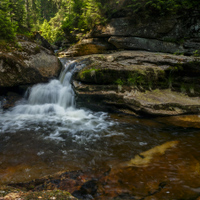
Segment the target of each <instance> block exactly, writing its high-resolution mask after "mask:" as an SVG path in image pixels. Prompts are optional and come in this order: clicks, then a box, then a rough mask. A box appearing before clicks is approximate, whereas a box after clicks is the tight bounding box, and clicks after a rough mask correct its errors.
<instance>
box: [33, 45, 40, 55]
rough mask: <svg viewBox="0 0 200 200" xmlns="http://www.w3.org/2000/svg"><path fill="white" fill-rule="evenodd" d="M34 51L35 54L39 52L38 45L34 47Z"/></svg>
mask: <svg viewBox="0 0 200 200" xmlns="http://www.w3.org/2000/svg"><path fill="white" fill-rule="evenodd" d="M34 51H35V53H36V54H37V53H40V47H39V46H36V47H35V48H34Z"/></svg>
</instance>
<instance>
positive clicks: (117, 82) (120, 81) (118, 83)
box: [115, 78, 125, 85]
mask: <svg viewBox="0 0 200 200" xmlns="http://www.w3.org/2000/svg"><path fill="white" fill-rule="evenodd" d="M124 83H125V82H124V81H123V80H122V79H120V78H118V79H117V80H116V81H115V84H117V85H124Z"/></svg>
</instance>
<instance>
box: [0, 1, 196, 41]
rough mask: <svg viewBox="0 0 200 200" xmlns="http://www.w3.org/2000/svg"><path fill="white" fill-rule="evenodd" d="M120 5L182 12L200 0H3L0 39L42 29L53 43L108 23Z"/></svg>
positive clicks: (149, 11) (139, 10)
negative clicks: (66, 36)
mask: <svg viewBox="0 0 200 200" xmlns="http://www.w3.org/2000/svg"><path fill="white" fill-rule="evenodd" d="M121 2H123V4H120V3H121ZM119 5H120V6H121V8H120V9H125V10H126V11H128V12H129V13H130V12H131V13H136V14H139V13H143V15H146V16H154V15H155V16H159V15H160V16H164V15H169V14H181V13H184V12H185V11H188V10H194V9H199V7H200V5H199V0H123V1H122V0H118V1H115V0H111V1H106V0H1V1H0V30H1V32H0V39H6V40H14V38H15V35H16V34H17V33H21V34H28V33H29V32H30V31H41V34H42V35H43V36H44V37H45V38H46V39H47V40H48V41H49V42H51V43H54V42H56V41H58V40H62V38H64V37H65V35H75V34H74V33H82V34H85V33H86V32H88V31H89V30H90V29H92V28H93V27H94V26H95V25H97V24H105V23H106V22H107V21H108V20H109V18H111V17H112V15H114V14H115V13H116V12H117V11H118V10H119ZM116 8H117V9H116Z"/></svg>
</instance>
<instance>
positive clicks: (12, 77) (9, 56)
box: [0, 41, 61, 87]
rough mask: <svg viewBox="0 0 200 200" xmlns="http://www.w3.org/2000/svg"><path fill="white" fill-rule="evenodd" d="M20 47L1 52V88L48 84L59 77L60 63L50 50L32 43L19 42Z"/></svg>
mask: <svg viewBox="0 0 200 200" xmlns="http://www.w3.org/2000/svg"><path fill="white" fill-rule="evenodd" d="M18 47H19V48H18V50H15V51H12V52H10V53H3V52H0V87H14V86H19V85H25V84H35V83H40V82H46V81H48V80H49V79H50V78H53V77H57V76H58V75H59V72H60V70H61V64H60V61H59V60H58V59H57V57H56V56H55V55H54V54H53V53H52V52H51V51H50V50H48V49H46V48H44V47H42V46H39V45H38V44H36V43H33V42H30V41H21V42H18Z"/></svg>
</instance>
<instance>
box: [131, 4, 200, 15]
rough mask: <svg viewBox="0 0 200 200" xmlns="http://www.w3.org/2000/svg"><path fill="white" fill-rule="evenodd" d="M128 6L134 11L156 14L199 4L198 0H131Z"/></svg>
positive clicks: (164, 13)
mask: <svg viewBox="0 0 200 200" xmlns="http://www.w3.org/2000/svg"><path fill="white" fill-rule="evenodd" d="M128 7H129V8H131V9H132V10H133V12H134V13H138V12H146V14H149V15H153V16H158V15H167V14H176V13H180V12H183V11H184V10H189V9H194V8H195V9H196V8H199V7H200V5H199V1H198V0H132V3H131V4H130V5H129V6H128Z"/></svg>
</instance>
